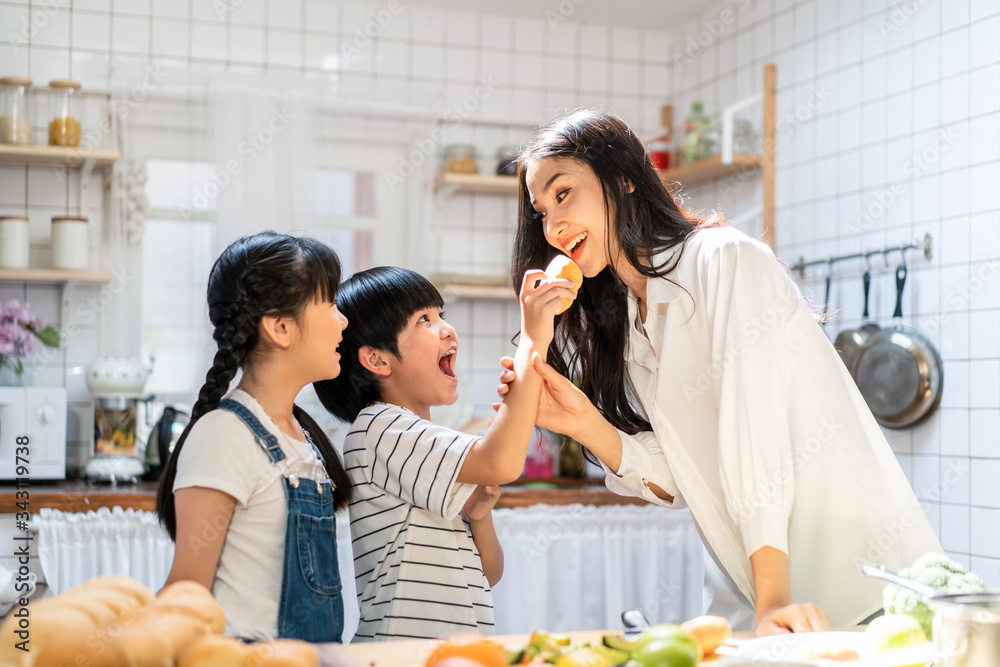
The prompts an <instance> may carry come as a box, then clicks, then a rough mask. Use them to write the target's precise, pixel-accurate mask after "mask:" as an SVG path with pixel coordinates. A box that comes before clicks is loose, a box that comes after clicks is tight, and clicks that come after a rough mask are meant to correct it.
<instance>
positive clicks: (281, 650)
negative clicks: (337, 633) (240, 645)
mask: <svg viewBox="0 0 1000 667" xmlns="http://www.w3.org/2000/svg"><path fill="white" fill-rule="evenodd" d="M310 665H313V666H318V665H319V651H317V650H316V647H315V646H314V645H312V644H310V643H309V642H303V641H299V640H297V639H278V640H276V641H273V642H257V643H255V644H250V650H249V655H248V656H247V662H246V667H299V666H304V667H309V666H310Z"/></svg>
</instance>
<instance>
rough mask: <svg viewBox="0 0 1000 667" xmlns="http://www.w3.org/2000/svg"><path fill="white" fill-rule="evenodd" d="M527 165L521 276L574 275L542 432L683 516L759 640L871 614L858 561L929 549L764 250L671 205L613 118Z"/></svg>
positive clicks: (549, 145)
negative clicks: (556, 435) (560, 436)
mask: <svg viewBox="0 0 1000 667" xmlns="http://www.w3.org/2000/svg"><path fill="white" fill-rule="evenodd" d="M520 161H521V166H520V170H519V179H520V203H519V211H518V223H517V233H516V237H515V241H514V276H515V278H516V277H517V276H520V275H521V274H522V273H524V272H525V271H526V270H527V268H528V267H532V266H544V265H546V262H548V261H549V259H550V258H551V257H552V256H553V255H554V254H555V253H559V252H561V253H565V254H567V255H569V256H570V257H571V258H572V259H574V260H575V261H576V262H577V263H578V264H579V265H580V268H581V269H582V271H583V275H584V277H585V280H584V282H583V287H582V288H581V289H580V292H579V296H578V298H577V301H578V305H577V306H575V307H571V308H570V309H569V310H568V311H567V312H566V313H564V314H563V315H561V316H559V317H558V318H557V319H556V335H555V340H554V341H553V344H552V347H551V349H550V353H549V358H550V360H551V364H552V366H546V365H543V364H539V365H538V369H539V372H540V373H542V374H543V377H544V379H545V382H546V387H545V391H544V392H543V399H542V402H541V409H540V413H539V424H540V425H541V426H544V427H546V428H549V429H552V430H555V431H558V432H560V433H565V434H566V435H569V436H570V437H572V438H573V439H575V440H577V441H579V442H580V443H582V444H583V445H584V446H585V447H587V449H588V450H589V451H590V452H591V453H592V454H593V455H595V456H596V457H597V458H598V459H600V461H601V463H602V464H603V465H604V468H605V470H606V473H607V475H608V477H607V484H608V486H609V488H611V489H612V490H614V491H616V492H619V493H622V494H627V495H637V496H640V497H643V498H646V499H647V500H649V501H651V502H655V503H658V504H661V505H663V506H665V507H678V506H680V505H681V504H682V502H683V501H686V502H687V505H688V506H690V508H691V512H692V515H693V516H694V519H695V522H696V523H697V525H698V529H699V531H700V533H701V535H702V537H703V540H704V542H705V546H706V547H707V548H708V551H709V553H710V554H711V556H712V557H713V559H714V560H715V562H716V564H718V566H719V568H720V569H721V571H722V572H724V573H725V575H726V577H727V579H728V582H727V583H728V585H729V586H730V587H731V589H732V591H733V592H734V593H735V595H737V596H738V597H739V598H740V599H741V600H742V602H743V604H745V605H748V606H750V607H751V608H752V612H753V614H754V617H755V619H756V622H757V632H758V634H772V633H779V632H788V631H803V630H817V629H823V628H828V627H829V625H830V620H832V621H833V623H834V624H835V625H846V624H849V623H857V622H858V621H861V620H862V619H865V618H866V617H868V616H869V615H871V614H872V613H873V612H876V611H877V610H878V609H879V608H880V607H881V596H880V590H881V587H880V586H879V585H877V584H875V583H874V582H871V581H870V580H867V579H865V578H864V577H863V576H862V575H861V573H860V571H859V565H860V564H861V563H864V562H874V563H876V564H884V565H885V566H886V567H888V568H890V569H894V570H895V569H898V568H900V567H903V566H907V565H909V564H910V563H912V562H913V561H914V560H916V559H917V557H918V556H920V555H921V554H923V553H924V552H927V551H937V552H940V551H941V546H940V544H939V543H938V540H937V538H936V537H935V536H934V533H933V531H932V530H931V527H930V524H929V523H928V521H927V519H926V518H925V516H924V514H923V512H922V510H921V508H920V506H919V504H918V503H917V500H916V497H915V496H914V494H913V491H912V490H911V489H910V486H909V484H908V483H907V481H906V478H905V477H904V476H903V472H902V470H901V469H900V467H899V464H898V463H897V462H896V459H895V457H894V456H893V453H892V451H891V450H890V449H889V446H888V444H887V442H886V440H885V437H884V436H883V435H882V432H881V431H880V430H879V427H878V425H877V424H876V422H875V420H874V418H873V417H872V415H871V413H870V411H869V410H868V408H867V406H866V405H865V402H864V400H863V398H862V397H861V394H860V393H859V392H858V390H857V388H856V387H855V385H854V382H853V381H852V380H851V377H850V375H849V374H848V372H847V369H846V368H844V366H843V364H842V363H841V361H840V358H839V357H838V355H837V353H836V351H835V350H834V348H833V346H832V345H831V344H830V341H829V340H828V339H827V338H826V337H825V336H824V334H823V333H822V331H821V329H820V327H819V326H818V325H817V323H816V321H815V319H814V317H813V314H812V312H811V310H810V308H809V305H808V304H807V303H806V301H805V300H804V299H803V298H802V295H801V294H800V293H799V291H798V288H797V287H796V285H795V283H794V282H793V281H792V280H791V279H790V277H789V276H788V275H787V273H786V272H785V271H784V270H783V269H782V267H781V266H780V265H779V264H778V262H777V261H776V260H775V258H774V255H773V254H772V253H771V251H770V249H768V248H767V247H766V246H764V245H762V244H760V243H758V242H756V241H754V240H752V239H750V238H748V237H747V236H745V235H744V234H742V233H741V232H739V231H736V230H734V229H727V228H722V227H718V225H717V221H716V220H714V219H709V220H699V219H697V218H695V217H693V216H691V215H690V214H689V213H687V212H686V211H684V210H682V209H680V208H679V207H678V205H677V203H676V201H675V200H674V198H673V197H672V196H671V194H670V193H669V192H668V191H667V189H666V188H665V187H664V186H663V184H662V182H661V181H660V178H659V176H658V174H657V173H656V171H655V170H654V169H653V167H652V165H651V164H650V162H649V160H648V159H647V158H646V155H645V152H644V150H643V146H642V144H641V143H640V141H639V140H638V139H637V138H636V137H635V135H634V134H633V133H632V132H631V130H630V129H629V128H628V126H627V125H626V124H625V123H623V122H622V121H621V120H620V119H618V118H617V117H615V116H613V115H611V114H606V113H600V112H594V111H581V112H577V113H574V114H572V115H570V116H568V117H566V118H563V119H561V120H559V121H556V122H555V123H553V124H552V125H551V126H549V127H547V128H544V129H542V130H541V131H540V132H539V133H538V134H537V135H536V136H535V138H534V140H533V141H532V143H531V144H530V146H529V147H528V148H527V150H526V151H525V152H524V153H523V155H522V156H521V158H520ZM571 373H576V374H578V375H579V377H580V389H579V390H577V389H576V388H575V387H574V386H573V385H572V384H571V383H570V382H569V381H568V380H567V379H566V377H564V376H569V375H570V374H571ZM595 406H597V407H595ZM682 499H683V500H682ZM817 605H818V606H817ZM828 614H829V617H828Z"/></svg>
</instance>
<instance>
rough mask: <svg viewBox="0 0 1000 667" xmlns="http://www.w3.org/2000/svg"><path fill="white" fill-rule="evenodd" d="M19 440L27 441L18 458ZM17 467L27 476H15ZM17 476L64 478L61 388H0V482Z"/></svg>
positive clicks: (64, 418) (63, 413)
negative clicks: (25, 449)
mask: <svg viewBox="0 0 1000 667" xmlns="http://www.w3.org/2000/svg"><path fill="white" fill-rule="evenodd" d="M19 437H27V439H28V444H27V447H28V449H27V455H25V452H24V451H23V450H22V452H21V453H20V456H21V458H20V459H18V458H17V457H18V455H19V454H18V451H17V447H18V441H17V439H18V438H19ZM22 442H23V441H22ZM25 461H27V462H25ZM19 465H24V466H25V467H26V468H27V470H28V474H27V475H19V474H17V468H18V466H19ZM18 477H29V478H31V479H33V480H35V479H66V389H65V388H64V387H0V480H4V481H11V480H14V479H17V478H18Z"/></svg>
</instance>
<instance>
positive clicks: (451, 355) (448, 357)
mask: <svg viewBox="0 0 1000 667" xmlns="http://www.w3.org/2000/svg"><path fill="white" fill-rule="evenodd" d="M438 366H439V367H440V368H441V372H442V373H444V374H445V375H447V376H448V377H452V378H453V377H455V348H452V349H450V350H448V351H447V352H445V353H444V356H443V357H441V358H440V359H438Z"/></svg>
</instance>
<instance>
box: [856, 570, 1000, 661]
mask: <svg viewBox="0 0 1000 667" xmlns="http://www.w3.org/2000/svg"><path fill="white" fill-rule="evenodd" d="M861 571H862V572H864V573H865V574H866V575H868V576H870V577H874V578H876V579H883V580H885V581H889V582H891V583H894V584H896V585H897V586H902V587H903V588H908V589H910V590H912V591H915V592H917V593H919V594H920V595H922V596H923V597H924V599H925V600H926V601H927V605H928V606H929V607H930V608H931V609H932V610H933V611H934V623H933V633H934V653H935V655H934V665H935V667H987V666H990V667H994V666H996V665H1000V593H951V594H944V593H941V592H940V591H938V590H937V589H936V588H934V587H932V586H927V585H926V584H921V583H918V582H916V581H912V580H910V579H907V578H906V577H901V576H899V575H898V574H896V573H894V572H889V571H887V570H885V569H884V568H880V567H875V566H873V565H864V566H862V567H861Z"/></svg>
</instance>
